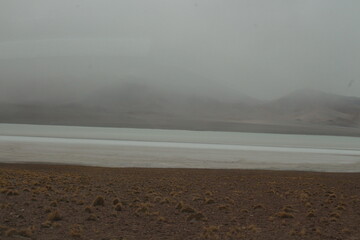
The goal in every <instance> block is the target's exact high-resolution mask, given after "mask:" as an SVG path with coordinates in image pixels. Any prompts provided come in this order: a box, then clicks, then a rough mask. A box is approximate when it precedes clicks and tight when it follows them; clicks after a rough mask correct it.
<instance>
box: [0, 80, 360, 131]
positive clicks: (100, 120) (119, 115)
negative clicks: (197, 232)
mask: <svg viewBox="0 0 360 240" xmlns="http://www.w3.org/2000/svg"><path fill="white" fill-rule="evenodd" d="M0 122H2V123H29V124H57V125H86V126H111V127H141V128H170V129H189V130H221V131H255V132H281V133H306V134H312V133H313V134H331V133H332V134H341V135H356V136H360V98H355V97H346V96H340V95H335V94H330V93H324V92H321V91H315V90H299V91H295V92H293V93H291V94H289V95H287V96H284V97H281V98H279V99H276V100H273V101H268V102H262V101H259V100H256V99H253V98H251V97H248V96H246V95H243V94H241V95H240V94H239V97H238V99H231V100H230V99H226V98H223V99H221V98H216V97H212V96H205V95H195V94H190V93H189V94H183V93H178V92H176V91H165V90H162V89H158V88H155V87H153V86H148V85H146V84H133V83H128V84H122V85H119V86H111V87H109V88H103V89H99V90H98V91H96V92H93V93H91V94H89V95H88V96H86V97H85V98H83V99H82V100H80V101H78V102H76V103H68V104H58V105H56V104H52V103H51V104H50V103H0Z"/></svg>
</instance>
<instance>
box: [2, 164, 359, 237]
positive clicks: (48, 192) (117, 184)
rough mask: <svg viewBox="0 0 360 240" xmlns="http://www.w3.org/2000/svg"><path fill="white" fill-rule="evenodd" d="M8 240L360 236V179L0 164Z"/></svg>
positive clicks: (355, 176)
mask: <svg viewBox="0 0 360 240" xmlns="http://www.w3.org/2000/svg"><path fill="white" fill-rule="evenodd" d="M0 192H1V193H0V239H2V240H5V239H44V240H45V239H46V240H51V239H94V240H95V239H96V240H97V239H102V240H105V239H107V240H115V239H117V240H120V239H349V240H350V239H352V240H355V239H360V229H359V228H358V226H360V174H359V173H320V172H295V171H259V170H215V169H212V170H209V169H154V168H147V169H145V168H101V167H84V166H71V165H70V166H66V165H46V164H0Z"/></svg>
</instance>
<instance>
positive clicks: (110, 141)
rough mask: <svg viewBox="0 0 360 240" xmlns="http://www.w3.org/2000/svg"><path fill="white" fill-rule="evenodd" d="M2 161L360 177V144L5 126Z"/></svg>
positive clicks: (0, 133) (0, 130)
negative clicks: (289, 171)
mask: <svg viewBox="0 0 360 240" xmlns="http://www.w3.org/2000/svg"><path fill="white" fill-rule="evenodd" d="M0 161H1V162H46V163H62V164H81V165H90V166H107V167H166V168H224V169H225V168H241V169H277V170H307V171H335V172H359V171H360V139H359V138H354V137H339V136H310V135H287V134H260V133H233V132H209V131H204V132H201V131H200V132H199V131H182V130H157V129H121V128H97V127H95V128H92V127H65V126H35V125H20V124H0Z"/></svg>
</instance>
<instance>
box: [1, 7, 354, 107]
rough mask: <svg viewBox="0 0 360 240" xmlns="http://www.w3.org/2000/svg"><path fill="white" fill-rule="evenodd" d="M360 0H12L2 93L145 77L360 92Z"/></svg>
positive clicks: (53, 95) (205, 85) (88, 88)
mask: <svg viewBox="0 0 360 240" xmlns="http://www.w3.org/2000/svg"><path fill="white" fill-rule="evenodd" d="M359 9H360V2H358V1H328V0H323V1H303V0H301V1H300V0H299V1H291V2H289V1H280V0H274V1H254V0H252V1H226V2H223V1H215V0H208V1H205V0H203V1H202V0H182V1H165V0H154V1H145V0H141V1H140V0H139V1H132V0H131V1H130V0H124V1H109V0H105V1H95V0H87V1H83V0H64V1H55V0H51V1H49V0H37V1H31V2H24V1H18V0H4V1H1V3H0V84H1V87H0V96H1V97H0V101H12V102H14V101H15V102H24V101H25V102H26V101H54V102H57V101H60V102H63V101H79V100H81V99H83V98H84V97H86V96H88V95H89V94H92V93H93V92H96V91H98V90H99V89H103V88H111V87H112V86H116V85H119V84H121V83H128V82H137V83H144V84H146V85H151V86H154V87H155V88H159V89H163V90H171V91H177V92H183V93H193V94H195V95H196V94H200V95H208V96H213V97H216V98H220V99H221V98H230V99H236V98H237V97H240V96H242V95H248V96H250V97H253V98H257V99H265V100H269V99H276V98H279V97H281V96H284V95H286V94H287V93H290V92H292V91H295V90H297V89H303V88H308V89H318V90H322V91H325V92H331V93H336V94H341V95H346V96H357V97H359V96H360V81H359V75H360V69H359V67H358V66H359V65H360V48H359V42H360V28H359V27H358V23H359V22H360V16H359V15H358V10H359Z"/></svg>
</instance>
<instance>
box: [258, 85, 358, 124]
mask: <svg viewBox="0 0 360 240" xmlns="http://www.w3.org/2000/svg"><path fill="white" fill-rule="evenodd" d="M262 114H265V115H266V116H267V120H271V121H276V120H277V121H281V122H283V121H285V122H297V123H311V124H321V125H323V124H325V125H337V126H345V127H357V126H360V98H356V97H346V96H340V95H335V94H330V93H325V92H321V91H315V90H309V89H305V90H299V91H295V92H293V93H291V94H289V95H287V96H285V97H282V98H280V99H277V100H274V101H271V102H268V103H266V104H264V105H263V106H262Z"/></svg>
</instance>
